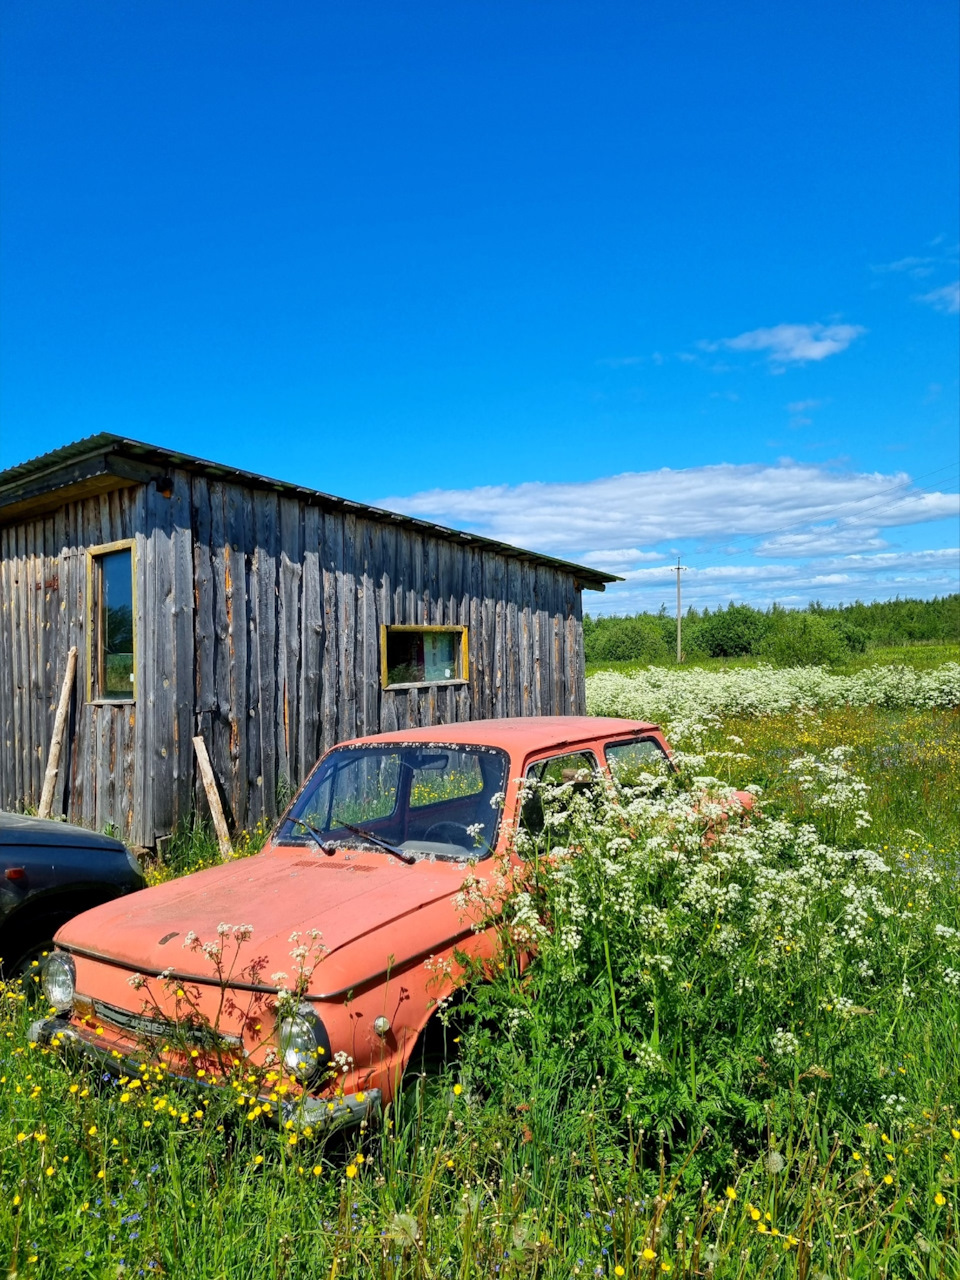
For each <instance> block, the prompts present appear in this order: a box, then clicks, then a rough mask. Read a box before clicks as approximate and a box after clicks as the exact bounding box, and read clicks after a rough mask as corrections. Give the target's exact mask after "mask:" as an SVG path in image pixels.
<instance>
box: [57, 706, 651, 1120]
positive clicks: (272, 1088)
mask: <svg viewBox="0 0 960 1280" xmlns="http://www.w3.org/2000/svg"><path fill="white" fill-rule="evenodd" d="M651 756H652V757H654V758H655V759H657V760H660V761H664V760H667V759H668V758H669V750H668V748H667V745H666V743H665V741H664V739H663V735H662V734H661V732H660V730H659V729H658V728H657V727H656V726H655V725H652V724H646V723H643V722H639V721H631V720H615V719H600V718H590V717H563V716H558V717H549V718H541V719H537V718H529V719H504V720H489V721H482V722H474V723H467V724H458V725H455V726H454V725H450V726H445V727H443V728H439V729H429V730H427V729H421V730H407V731H404V732H399V733H387V734H380V735H377V736H376V737H369V738H362V739H358V740H356V741H353V742H345V743H341V744H340V745H339V746H336V747H334V748H333V749H332V750H331V751H329V752H328V753H327V754H326V755H325V756H324V757H323V758H322V759H321V760H320V762H319V763H318V765H317V766H316V768H315V769H314V770H313V772H312V774H311V775H310V777H309V778H308V779H307V781H306V782H305V783H304V785H303V787H302V788H301V789H300V791H299V792H298V794H297V795H296V797H295V798H294V800H293V802H292V804H291V805H290V807H289V809H288V810H287V812H286V813H285V814H284V816H283V817H282V818H281V820H280V821H279V823H278V824H277V827H276V829H275V831H274V832H273V834H272V836H271V838H270V840H269V842H268V843H267V845H266V846H265V848H264V849H263V850H262V851H261V852H260V853H259V854H257V855H256V856H254V857H252V858H247V859H243V860H238V861H231V862H229V863H226V864H224V865H222V866H218V867H214V868H211V869H208V870H205V871H200V872H196V873H195V874H193V875H190V876H187V877H185V878H183V879H180V880H172V881H169V882H168V883H165V884H162V885H159V886H157V887H155V888H151V889H147V890H145V891H144V892H142V893H139V894H137V895H135V897H133V898H129V899H121V900H120V901H118V902H111V903H107V904H105V905H104V906H101V907H96V908H94V909H93V910H92V911H88V912H86V913H84V914H83V915H81V916H79V917H77V918H76V919H74V920H72V921H70V923H69V924H67V925H65V926H64V927H63V928H62V929H61V930H60V932H59V933H58V934H57V937H56V944H57V950H56V951H55V952H54V953H53V954H52V955H51V956H50V957H49V959H48V960H47V962H46V965H45V968H44V976H43V983H44V992H45V994H46V996H47V998H48V999H49V1001H50V1004H51V1006H53V1009H54V1010H56V1016H53V1017H50V1018H48V1019H46V1020H44V1021H42V1022H38V1023H36V1024H35V1025H34V1029H33V1038H34V1039H36V1040H39V1041H41V1042H45V1043H49V1042H50V1041H51V1040H53V1041H54V1043H55V1044H57V1045H62V1046H64V1047H65V1048H69V1047H73V1048H80V1049H82V1050H84V1051H85V1052H86V1053H88V1054H90V1055H93V1056H95V1057H97V1058H99V1059H100V1060H102V1061H103V1062H104V1063H105V1065H107V1066H110V1067H112V1068H116V1067H117V1064H118V1062H120V1061H123V1062H126V1063H129V1062H130V1061H131V1060H132V1061H140V1060H142V1059H143V1057H144V1056H145V1055H149V1056H152V1057H154V1058H158V1057H159V1058H160V1059H161V1060H162V1061H163V1062H165V1064H166V1069H167V1070H168V1071H169V1072H170V1073H171V1074H172V1075H181V1076H185V1077H188V1078H198V1077H199V1078H200V1079H201V1080H202V1082H203V1083H205V1084H218V1083H219V1084H222V1083H224V1082H225V1080H226V1078H227V1077H228V1076H230V1075H231V1072H232V1073H233V1074H234V1075H235V1074H236V1072H237V1070H238V1069H240V1070H242V1073H243V1077H242V1078H243V1079H245V1080H250V1079H255V1080H256V1081H257V1084H256V1086H255V1087H251V1086H249V1085H248V1086H247V1087H248V1088H250V1089H251V1094H252V1096H253V1097H256V1098H257V1102H258V1105H261V1106H262V1107H263V1109H264V1110H265V1111H266V1112H267V1113H268V1114H272V1115H274V1116H277V1117H278V1118H281V1119H283V1118H286V1117H288V1116H293V1115H294V1114H296V1115H297V1116H299V1119H300V1122H301V1123H304V1122H306V1123H310V1124H314V1123H329V1122H337V1123H342V1122H349V1121H351V1120H357V1121H358V1120H360V1119H361V1118H362V1117H363V1116H365V1115H366V1114H367V1112H368V1111H369V1110H370V1109H371V1108H376V1107H379V1106H380V1105H382V1104H384V1103H386V1102H388V1101H389V1100H390V1099H391V1098H392V1097H393V1096H394V1094H395V1092H396V1089H397V1086H398V1083H399V1081H400V1078H401V1076H402V1074H403V1071H404V1068H405V1066H406V1065H407V1063H408V1061H409V1060H410V1057H411V1054H412V1052H413V1050H414V1047H415V1045H416V1044H417V1042H418V1040H419V1038H420V1037H421V1036H422V1035H423V1033H424V1030H425V1028H426V1027H427V1024H428V1022H429V1019H430V1018H431V1015H432V1014H433V1013H434V1012H435V1010H436V1005H437V1001H438V1000H440V999H442V998H443V997H444V996H446V995H449V994H450V991H451V984H452V975H455V974H456V973H457V972H458V964H457V955H459V954H461V953H466V954H468V955H470V956H473V957H475V958H477V959H480V960H483V959H485V958H487V957H489V956H492V955H493V953H494V949H495V941H496V940H495V936H494V934H493V931H492V930H491V929H486V930H483V929H481V930H479V931H476V930H475V929H474V928H473V924H474V921H473V920H472V919H471V917H470V913H469V911H468V910H465V908H464V905H463V900H462V896H461V897H460V900H459V902H458V901H457V899H458V894H459V891H460V890H461V887H462V885H463V882H464V879H465V875H466V874H467V870H468V868H469V869H470V872H471V874H472V875H473V876H474V877H477V878H480V879H482V878H483V877H484V876H487V877H491V876H493V875H495V874H497V871H498V866H499V864H500V859H499V858H497V857H494V856H493V855H494V854H502V855H503V856H505V857H510V858H511V859H513V860H517V855H516V854H515V853H513V852H511V850H512V835H513V833H514V830H515V827H516V823H517V821H518V820H519V817H520V814H519V812H518V810H519V808H520V805H521V803H522V796H521V789H522V786H523V783H524V780H527V779H535V780H538V781H542V780H555V781H561V780H564V779H570V778H572V777H574V776H576V775H577V774H578V773H579V771H582V770H589V771H590V772H591V773H597V772H599V773H611V772H613V773H615V772H616V770H617V768H618V766H619V765H621V764H624V763H627V764H638V763H641V762H642V761H643V760H644V758H649V757H651ZM527 820H529V815H528V819H527Z"/></svg>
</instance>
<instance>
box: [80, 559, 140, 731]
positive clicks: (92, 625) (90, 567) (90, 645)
mask: <svg viewBox="0 0 960 1280" xmlns="http://www.w3.org/2000/svg"><path fill="white" fill-rule="evenodd" d="M112 551H129V552H130V578H131V582H130V597H131V602H132V609H133V683H132V685H131V692H130V696H129V698H121V697H119V696H115V697H110V698H105V697H102V696H101V695H100V694H99V692H98V696H97V697H94V692H93V664H94V660H95V658H94V654H95V653H96V661H97V662H98V663H102V650H101V646H100V645H99V643H98V644H97V647H96V650H95V649H94V634H95V631H96V632H97V633H99V627H100V623H101V617H102V615H100V609H101V608H102V592H98V593H97V596H96V612H97V615H98V616H97V617H96V618H95V617H94V612H95V608H94V604H95V602H94V590H93V575H94V561H95V560H97V559H99V558H100V557H101V556H106V555H109V554H110V553H111V552H112ZM86 615H87V618H86V621H87V644H86V651H87V702H90V703H93V704H94V706H110V705H111V704H113V703H126V702H136V700H137V543H136V539H135V538H120V539H119V540H118V541H116V542H103V543H100V544H99V545H98V546H95V547H88V548H87V610H86ZM97 685H98V690H100V689H102V688H103V672H102V671H99V672H98V680H97Z"/></svg>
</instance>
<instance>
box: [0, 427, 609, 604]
mask: <svg viewBox="0 0 960 1280" xmlns="http://www.w3.org/2000/svg"><path fill="white" fill-rule="evenodd" d="M172 468H178V469H182V470H186V471H190V472H192V473H193V474H196V475H204V476H207V477H208V478H209V479H211V480H219V481H227V482H233V483H235V484H240V485H244V486H246V487H248V488H256V489H273V490H275V491H276V492H278V493H283V494H287V495H289V496H291V497H296V498H299V499H300V500H302V501H303V502H307V503H311V504H316V505H319V506H322V507H325V508H328V509H333V510H340V511H345V512H350V513H352V514H354V515H359V516H363V517H366V518H367V519H372V520H379V521H390V522H392V523H395V524H399V525H401V526H402V527H404V528H408V529H410V530H411V531H417V532H419V533H423V534H427V535H429V536H432V537H435V538H441V539H442V540H444V541H447V542H458V543H460V544H461V545H465V546H472V547H476V548H478V549H480V550H483V551H488V552H491V553H494V554H498V555H502V556H505V557H507V558H509V559H511V560H522V561H527V562H528V563H531V564H542V565H544V566H545V567H547V568H552V569H555V570H557V571H559V572H564V573H568V574H569V575H570V576H571V577H572V578H573V579H574V582H575V584H576V586H577V588H578V589H586V590H588V591H603V590H604V589H605V588H606V586H607V584H608V583H611V582H622V581H623V579H622V578H620V577H618V576H617V575H616V574H612V573H603V572H602V571H600V570H598V569H591V568H589V567H588V566H587V565H581V564H576V563H574V562H573V561H570V560H562V559H560V558H558V557H556V556H548V555H544V554H543V553H541V552H538V551H528V550H525V549H524V548H522V547H516V546H514V545H512V544H511V543H507V542H499V541H497V540H495V539H493V538H487V537H484V536H483V535H482V534H474V533H468V532H466V531H464V530H460V529H451V528H449V527H448V526H447V525H440V524H434V523H432V522H431V521H428V520H420V519H418V518H417V517H416V516H408V515H403V514H401V513H400V512H396V511H389V510H386V509H385V508H383V507H374V506H371V505H369V504H366V503H362V502H355V501H353V500H352V499H350V498H338V497H336V496H334V495H333V494H329V493H324V492H322V491H321V490H319V489H309V488H306V487H305V486H303V485H298V484H293V483H291V482H290V481H285V480H275V479H272V478H270V477H269V476H263V475H259V474H258V473H256V472H253V471H243V470H241V469H240V468H238V467H231V466H227V465H225V464H223V463H219V462H210V461H208V460H207V459H205V458H198V457H194V456H193V455H191V454H185V453H180V452H178V451H177V450H174V449H165V448H162V447H161V446H159V445H152V444H145V443H144V442H142V441H140V440H133V439H130V438H128V437H125V436H117V435H113V434H111V433H109V432H101V433H100V434H98V435H94V436H87V437H86V438H85V439H83V440H78V441H76V442H74V443H73V444H68V445H64V446H63V447H62V448H60V449H54V450H52V451H51V452H49V453H45V454H41V455H39V456H38V457H36V458H31V459H28V460H27V461H26V462H22V463H19V464H18V465H17V466H14V467H9V468H8V469H7V470H6V471H3V472H0V523H3V524H8V523H11V522H12V521H14V520H18V519H21V518H23V517H24V516H25V515H27V516H29V515H34V514H36V515H40V514H43V513H44V512H45V511H51V510H54V509H56V507H58V506H60V505H61V503H65V502H70V501H74V500H76V499H78V498H81V497H86V496H91V495H92V494H93V493H97V492H106V491H108V490H109V489H111V488H120V487H122V486H124V485H129V484H137V483H148V482H149V481H150V480H153V479H157V478H159V477H161V476H163V475H165V474H166V473H167V472H168V471H169V470H171V469H172Z"/></svg>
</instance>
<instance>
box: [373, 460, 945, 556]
mask: <svg viewBox="0 0 960 1280" xmlns="http://www.w3.org/2000/svg"><path fill="white" fill-rule="evenodd" d="M380 505H381V506H384V507H387V508H389V509H390V510H393V511H402V512H405V513H406V514H408V515H416V516H422V517H424V518H425V519H430V520H436V521H438V522H440V523H444V524H452V525H454V526H457V527H461V528H469V529H473V530H475V531H476V532H477V533H482V534H485V535H487V536H488V537H491V538H497V539H499V540H500V541H502V542H511V543H513V544H514V545H516V546H521V547H530V548H534V549H539V550H543V551H552V552H553V553H554V554H556V555H571V556H572V555H580V556H583V555H586V554H590V555H597V556H599V553H601V552H604V551H611V552H619V551H622V549H623V548H627V547H637V548H640V549H641V550H646V551H651V550H653V549H655V548H656V547H657V546H658V544H660V543H663V542H670V543H675V542H677V541H678V540H680V539H697V540H699V541H701V542H704V541H706V542H709V541H715V542H721V541H722V540H724V539H729V538H731V537H748V538H753V537H770V536H775V535H776V534H778V533H781V532H800V531H801V529H802V527H803V526H806V527H807V528H808V529H809V527H810V526H814V525H821V524H826V523H830V524H836V523H837V522H838V521H842V524H843V525H844V526H845V527H860V528H861V532H862V533H863V535H864V537H872V536H873V535H874V534H875V532H876V530H877V529H878V528H890V527H899V526H903V525H910V524H917V523H924V522H926V521H928V520H937V519H942V518H944V517H947V516H952V515H955V514H956V513H957V510H958V497H957V495H956V494H945V493H936V492H935V493H922V492H920V491H919V490H917V489H914V488H913V486H912V484H911V481H910V478H909V476H907V475H906V474H905V473H904V472H898V473H895V474H893V475H883V474H881V473H879V472H872V473H862V472H849V471H847V472H843V471H830V470H827V469H826V468H825V467H818V466H815V465H813V464H802V463H795V462H790V461H784V462H782V463H780V464H778V465H776V466H767V465H763V464H759V463H748V464H743V465H734V464H732V463H721V464H719V465H717V466H709V467H689V468H686V469H684V470H674V469H671V468H669V467H663V468H662V469H661V470H659V471H627V472H624V473H623V474H622V475H618V476H605V477H602V478H600V479H597V480H586V481H582V482H579V483H577V482H570V483H565V484H564V483H551V484H544V483H540V482H536V481H531V482H528V483H526V484H517V485H486V486H483V487H481V488H477V489H432V490H428V491H426V492H423V493H415V494H411V495H410V496H408V497H396V496H395V497H389V498H385V499H383V500H382V501H381V502H380ZM617 563H622V561H618V562H617ZM612 571H613V572H616V569H613V570H612Z"/></svg>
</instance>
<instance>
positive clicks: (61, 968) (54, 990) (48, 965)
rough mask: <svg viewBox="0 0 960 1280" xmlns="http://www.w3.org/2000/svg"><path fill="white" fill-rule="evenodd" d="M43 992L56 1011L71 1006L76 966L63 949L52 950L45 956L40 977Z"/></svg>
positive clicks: (62, 1010)
mask: <svg viewBox="0 0 960 1280" xmlns="http://www.w3.org/2000/svg"><path fill="white" fill-rule="evenodd" d="M41 984H42V986H43V994H44V995H45V996H46V998H47V999H48V1000H49V1001H50V1004H51V1005H52V1006H53V1008H54V1009H56V1010H57V1012H58V1013H65V1012H66V1011H67V1010H68V1009H71V1008H72V1007H73V995H74V992H75V991H76V984H77V966H76V965H75V964H74V963H73V957H72V956H68V955H67V953H66V952H65V951H54V952H53V953H52V954H51V955H49V956H47V958H46V960H45V961H44V965H43V974H42V977H41Z"/></svg>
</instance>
